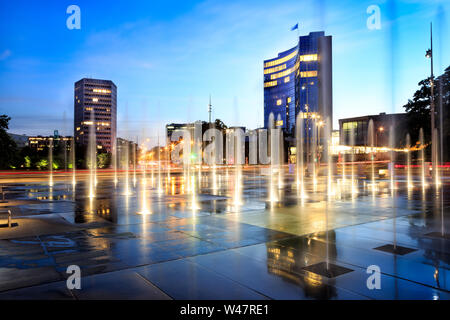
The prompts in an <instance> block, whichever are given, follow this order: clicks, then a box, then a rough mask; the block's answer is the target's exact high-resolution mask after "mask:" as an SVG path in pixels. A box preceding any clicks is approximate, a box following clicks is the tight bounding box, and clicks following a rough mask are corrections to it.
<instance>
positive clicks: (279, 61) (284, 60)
mask: <svg viewBox="0 0 450 320" xmlns="http://www.w3.org/2000/svg"><path fill="white" fill-rule="evenodd" d="M296 55H297V50H295V51H293V52H291V53H290V54H288V55H287V56H285V57H283V58H280V59H277V60H273V61H269V62H266V63H265V64H264V68H267V67H272V66H276V65H278V64H282V63H283V62H286V61H288V60H290V59H292V58H293V57H295V56H296Z"/></svg>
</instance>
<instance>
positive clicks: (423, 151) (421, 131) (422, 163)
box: [419, 128, 427, 190]
mask: <svg viewBox="0 0 450 320" xmlns="http://www.w3.org/2000/svg"><path fill="white" fill-rule="evenodd" d="M423 140H424V138H423V129H422V128H420V130H419V141H420V158H421V159H420V162H421V166H420V167H421V171H422V172H421V174H422V189H423V190H425V188H426V186H427V180H426V178H425V145H424V141H423Z"/></svg>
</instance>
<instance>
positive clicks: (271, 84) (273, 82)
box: [108, 80, 277, 111]
mask: <svg viewBox="0 0 450 320" xmlns="http://www.w3.org/2000/svg"><path fill="white" fill-rule="evenodd" d="M276 85H277V80H275V81H269V82H264V88H267V87H274V86H276ZM108 111H109V110H108Z"/></svg>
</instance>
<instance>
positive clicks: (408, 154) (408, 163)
mask: <svg viewBox="0 0 450 320" xmlns="http://www.w3.org/2000/svg"><path fill="white" fill-rule="evenodd" d="M406 167H407V169H406V170H407V184H408V189H412V188H414V184H413V181H412V176H411V137H410V135H409V133H407V134H406Z"/></svg>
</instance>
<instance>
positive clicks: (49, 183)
mask: <svg viewBox="0 0 450 320" xmlns="http://www.w3.org/2000/svg"><path fill="white" fill-rule="evenodd" d="M48 165H49V171H50V176H49V181H48V185H49V186H50V187H53V138H50V143H49V147H48Z"/></svg>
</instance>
